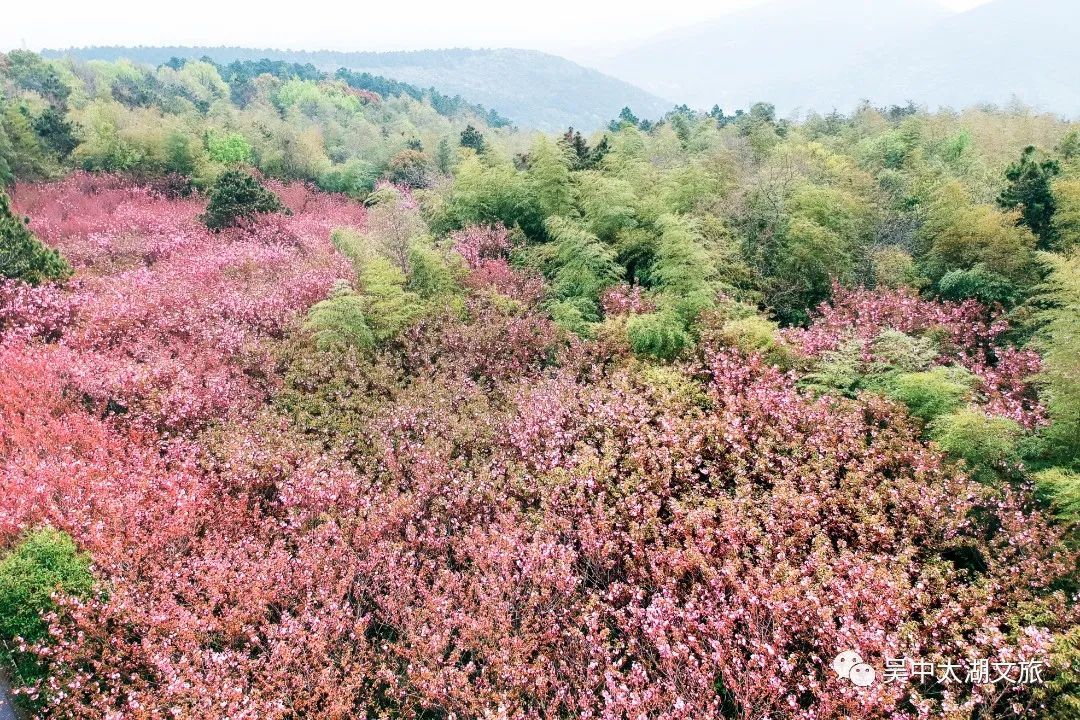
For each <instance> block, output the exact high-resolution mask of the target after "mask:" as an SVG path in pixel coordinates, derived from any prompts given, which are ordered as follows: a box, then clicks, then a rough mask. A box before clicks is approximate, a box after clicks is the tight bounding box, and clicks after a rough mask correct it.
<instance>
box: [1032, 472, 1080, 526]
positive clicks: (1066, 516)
mask: <svg viewBox="0 0 1080 720" xmlns="http://www.w3.org/2000/svg"><path fill="white" fill-rule="evenodd" d="M1035 488H1036V492H1037V494H1038V496H1039V498H1040V499H1041V500H1042V501H1043V502H1045V503H1046V504H1047V505H1048V506H1050V508H1051V509H1052V510H1053V512H1054V514H1055V515H1056V516H1057V517H1058V518H1060V519H1061V520H1064V521H1066V522H1071V523H1080V473H1077V472H1073V471H1072V470H1068V469H1066V468H1048V469H1046V470H1042V471H1040V472H1038V473H1035Z"/></svg>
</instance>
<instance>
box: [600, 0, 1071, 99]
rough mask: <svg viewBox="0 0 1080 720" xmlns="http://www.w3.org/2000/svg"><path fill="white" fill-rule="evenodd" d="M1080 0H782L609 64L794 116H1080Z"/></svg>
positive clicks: (688, 90)
mask: <svg viewBox="0 0 1080 720" xmlns="http://www.w3.org/2000/svg"><path fill="white" fill-rule="evenodd" d="M1077 28H1080V2H1076V0H994V1H993V2H990V3H987V4H985V5H981V6H978V7H976V8H974V9H971V10H968V11H966V12H962V13H953V12H949V11H947V10H945V9H944V8H943V7H942V6H940V5H938V4H937V3H935V2H930V1H929V0H920V1H918V2H911V1H910V0H874V2H872V3H868V2H863V0H834V1H833V2H828V3H820V2H814V1H813V0H773V2H768V3H765V4H763V5H759V6H755V7H752V8H749V9H746V10H742V11H740V12H736V13H732V14H731V15H728V16H727V17H724V18H722V19H720V20H717V21H713V22H710V23H704V24H701V25H697V26H695V27H693V28H686V29H684V30H682V31H680V32H674V33H667V34H665V35H664V36H663V37H658V38H655V39H653V40H651V41H647V42H645V43H642V44H640V45H638V46H637V47H634V48H631V49H629V50H625V51H623V52H621V53H619V54H617V55H615V56H614V57H611V58H609V59H607V60H606V61H603V62H601V63H599V67H600V68H601V69H602V70H604V71H606V72H609V73H611V74H613V75H615V76H616V77H621V78H623V79H625V80H627V81H629V82H633V83H636V84H638V85H640V86H641V87H643V88H645V89H647V90H651V91H652V92H655V93H658V94H661V95H663V96H665V97H669V98H673V99H678V100H679V102H686V103H688V104H690V105H692V106H694V107H698V108H708V107H711V106H712V105H713V104H719V105H720V106H721V107H723V108H725V109H730V108H740V107H746V106H747V105H749V104H750V103H753V102H755V101H758V100H765V101H768V102H772V103H775V104H776V105H777V107H778V109H779V110H780V111H781V112H782V113H788V112H791V111H793V110H796V109H801V110H810V109H813V110H817V111H821V112H828V111H829V110H832V109H834V108H837V109H840V110H849V109H851V108H852V107H854V106H855V105H856V104H857V103H858V102H860V101H861V100H863V99H868V100H870V101H871V102H873V103H874V104H876V105H887V104H893V103H895V104H903V103H905V102H907V101H908V100H913V101H915V102H917V103H920V104H926V105H929V106H951V107H963V106H968V105H974V104H980V103H998V104H1001V103H1007V102H1009V101H1010V100H1011V99H1012V98H1013V97H1016V98H1019V99H1020V100H1021V101H1023V102H1025V103H1028V104H1032V105H1035V106H1037V107H1040V108H1041V109H1045V110H1049V111H1053V112H1057V113H1060V114H1063V115H1069V116H1080V82H1078V81H1077V78H1078V77H1080V43H1077V42H1076V40H1075V35H1076V29H1077Z"/></svg>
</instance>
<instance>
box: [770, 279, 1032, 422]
mask: <svg viewBox="0 0 1080 720" xmlns="http://www.w3.org/2000/svg"><path fill="white" fill-rule="evenodd" d="M1007 329H1008V323H1007V322H1006V321H1005V320H1004V319H1003V318H1001V317H999V316H997V315H996V314H994V313H991V312H990V311H988V310H987V309H986V308H985V307H983V306H982V305H980V304H979V303H977V302H975V301H974V300H965V301H964V302H961V303H953V302H937V301H932V300H924V299H922V298H920V297H919V296H918V295H917V294H916V293H915V292H914V291H912V290H909V289H906V288H899V289H895V290H884V291H882V290H876V291H872V290H866V289H856V290H844V289H842V288H840V287H836V288H834V292H833V299H832V301H831V303H825V304H823V305H822V306H821V307H820V308H818V315H817V317H816V318H815V319H814V321H813V322H812V323H811V325H810V326H809V327H808V328H805V329H793V330H789V331H787V339H788V340H789V341H791V342H792V343H794V344H795V345H796V347H797V348H798V349H799V350H800V351H801V353H802V354H803V355H804V356H805V357H808V358H812V359H817V358H821V357H822V356H823V355H826V354H827V353H829V352H832V351H836V350H838V349H840V348H841V346H843V345H844V344H845V343H848V342H851V341H857V342H858V344H859V346H860V347H861V348H862V356H861V360H862V361H863V363H865V364H866V365H871V364H873V363H874V362H875V360H876V359H877V358H876V357H875V352H874V341H875V340H877V339H879V338H881V337H882V335H883V333H886V332H890V331H899V332H902V333H906V334H908V335H915V336H921V337H926V338H929V339H931V340H933V341H934V342H936V343H937V346H938V354H937V358H936V359H935V362H936V363H937V364H941V365H959V366H961V367H963V368H965V369H967V370H969V371H970V372H972V373H974V374H975V376H976V377H977V378H978V380H979V385H978V388H977V394H978V395H979V400H980V403H981V404H983V405H985V406H986V408H987V410H988V411H989V412H991V413H993V414H996V415H1002V416H1004V417H1008V418H1010V419H1013V420H1015V421H1017V422H1019V423H1020V424H1021V425H1023V426H1025V427H1027V428H1033V427H1035V426H1037V425H1039V424H1041V423H1043V422H1044V421H1045V416H1046V413H1045V410H1044V408H1043V407H1042V406H1041V405H1040V404H1039V402H1038V398H1037V395H1036V392H1035V388H1034V386H1033V385H1032V382H1031V381H1032V379H1033V378H1034V376H1035V375H1036V374H1038V372H1039V370H1040V368H1041V362H1040V359H1039V356H1038V354H1037V353H1035V352H1034V351H1032V350H1018V349H1016V348H1011V347H1003V346H1000V345H998V344H997V339H998V338H999V337H1000V336H1001V334H1002V333H1004V332H1005V331H1006V330H1007Z"/></svg>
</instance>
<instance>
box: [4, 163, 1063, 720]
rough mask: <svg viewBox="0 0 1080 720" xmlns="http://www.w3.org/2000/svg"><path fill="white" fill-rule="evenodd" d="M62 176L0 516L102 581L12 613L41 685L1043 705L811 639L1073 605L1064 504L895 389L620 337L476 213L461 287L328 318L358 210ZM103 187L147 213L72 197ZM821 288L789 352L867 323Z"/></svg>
mask: <svg viewBox="0 0 1080 720" xmlns="http://www.w3.org/2000/svg"><path fill="white" fill-rule="evenodd" d="M86 182H89V181H88V180H86V179H85V178H82V179H80V178H75V179H73V180H69V181H65V184H59V185H54V186H52V188H51V191H49V192H46V191H43V190H42V189H41V188H35V187H28V188H20V191H19V193H18V194H17V196H18V197H19V198H20V201H21V202H24V203H27V205H29V207H26V208H25V211H26V212H28V213H29V214H30V215H31V216H32V217H33V218H34V222H35V224H36V225H38V226H39V227H40V228H42V230H41V233H42V237H44V238H47V239H48V241H49V242H50V243H52V244H54V245H56V246H58V247H61V248H62V249H64V250H69V249H78V250H79V252H76V253H68V255H69V257H75V258H77V259H76V260H75V265H76V276H75V280H74V282H73V284H72V286H71V287H70V288H69V289H68V290H65V291H59V290H55V289H52V290H49V289H42V292H47V293H63V294H65V296H67V297H70V298H72V300H71V302H72V305H71V307H72V308H73V309H72V311H71V312H70V313H58V312H57V311H56V310H54V308H58V307H65V305H64V303H63V302H61V301H60V300H59V299H56V297H54V296H53V295H43V296H42V297H41V299H40V300H34V301H29V300H20V301H19V302H20V303H21V305H20V306H19V309H17V311H16V310H12V311H5V312H9V313H10V317H13V318H16V317H17V318H18V320H17V321H16V320H12V321H10V322H7V321H5V322H6V323H7V324H5V326H4V327H5V329H4V330H3V332H4V335H3V339H2V341H0V460H2V463H0V496H2V497H4V498H5V502H4V503H3V504H2V506H0V542H2V543H4V544H5V545H6V544H8V543H10V542H12V541H13V540H14V539H15V538H16V537H18V536H19V534H20V533H22V532H23V531H25V530H26V529H28V528H30V527H33V526H36V525H38V524H41V523H43V522H47V523H48V524H50V525H52V526H54V527H56V528H58V529H61V530H63V531H65V532H67V533H69V534H70V535H71V536H72V537H73V538H74V539H75V541H76V542H77V543H78V545H79V546H80V547H81V548H83V549H85V550H87V551H89V552H90V553H91V554H92V556H93V558H94V571H95V576H96V577H97V578H98V580H99V581H100V583H101V584H102V587H103V588H105V589H106V592H104V593H103V594H101V595H100V596H96V595H95V596H93V597H84V598H79V597H69V598H57V600H56V602H57V603H58V612H56V613H55V614H52V615H50V616H49V617H48V618H47V620H48V624H49V640H48V641H47V642H44V643H40V644H36V645H33V646H31V647H27V651H28V652H32V653H34V654H35V655H36V656H37V657H38V658H39V660H40V661H41V663H43V664H44V666H46V667H47V668H48V675H47V677H46V678H45V679H44V680H43V681H42V682H41V683H39V684H37V685H35V686H33V687H31V688H29V689H27V690H26V692H28V693H30V694H32V695H33V696H34V697H35V698H36V699H37V701H38V702H39V704H40V707H42V708H43V709H42V711H41V714H42V715H43V716H44V717H55V718H121V717H122V718H136V719H141V718H147V719H150V718H155V719H156V718H164V717H201V718H281V719H285V718H298V717H319V718H352V717H401V718H420V717H436V716H437V717H445V718H522V719H524V718H551V717H584V718H610V719H612V720H615V719H616V718H629V717H633V718H672V719H674V718H687V719H689V718H714V717H715V718H720V717H738V718H747V719H749V718H763V717H770V718H791V719H795V718H799V719H806V720H809V719H810V718H831V717H859V718H881V719H883V720H884V719H886V718H887V719H888V720H899V719H902V718H921V717H943V716H956V717H961V716H964V717H967V716H971V715H972V713H973V712H975V708H976V707H978V708H979V712H985V713H988V714H991V715H993V716H994V717H1010V716H1011V717H1038V713H1039V708H1038V707H1037V705H1036V704H1035V703H1036V700H1035V699H1034V696H1033V695H1032V694H1031V692H1030V688H1026V687H1024V686H1019V685H1017V686H1008V687H1001V686H969V685H957V686H949V687H944V688H942V687H937V686H934V687H931V686H925V685H918V684H904V683H900V684H879V685H876V686H874V687H872V688H865V689H860V688H856V687H854V686H853V685H851V684H850V683H847V682H843V681H841V680H840V679H839V678H837V677H835V676H834V674H833V673H832V671H831V670H830V669H829V667H828V664H829V661H830V659H831V658H832V657H833V656H834V655H835V654H836V653H837V652H839V651H841V650H845V649H849V648H853V647H854V648H858V650H859V652H860V653H861V654H862V655H863V657H864V658H868V659H870V660H871V661H872V662H874V663H876V664H877V665H878V666H879V667H880V665H881V662H882V660H883V658H884V657H886V656H894V657H895V656H902V655H907V656H910V657H928V658H930V657H932V656H935V655H940V656H943V657H958V658H971V657H983V658H995V659H1004V660H1010V661H1014V660H1017V659H1019V658H1026V657H1035V658H1041V657H1044V656H1045V654H1046V652H1047V648H1048V647H1049V644H1050V642H1051V636H1052V634H1054V633H1056V632H1058V631H1060V630H1061V629H1062V628H1065V627H1068V626H1069V624H1070V623H1074V622H1075V621H1076V619H1077V618H1076V617H1075V610H1073V609H1072V608H1071V607H1070V606H1069V605H1068V604H1067V602H1066V598H1065V597H1064V594H1063V592H1062V591H1060V590H1058V589H1057V587H1058V586H1057V584H1056V583H1057V582H1058V581H1059V580H1060V579H1061V578H1063V577H1065V576H1066V575H1067V574H1068V573H1069V572H1071V571H1072V570H1073V569H1074V567H1075V562H1076V555H1075V553H1073V552H1072V551H1070V550H1068V549H1066V547H1065V546H1064V545H1063V544H1062V542H1061V536H1060V533H1059V531H1058V530H1057V529H1055V528H1054V527H1053V526H1052V525H1050V524H1048V523H1047V521H1046V520H1045V519H1044V518H1042V517H1041V516H1040V515H1039V514H1038V513H1037V512H1034V511H1033V510H1032V509H1031V508H1030V506H1029V503H1027V502H1026V498H1025V497H1024V496H1023V495H1022V494H1021V493H1020V491H1013V490H1009V489H1000V490H999V489H994V488H991V487H987V486H983V485H980V484H979V483H976V482H974V481H972V480H970V479H968V478H967V477H966V476H965V475H963V474H961V473H958V472H956V471H955V470H953V469H952V468H951V467H950V466H948V465H946V464H944V463H943V462H942V458H941V456H940V455H939V454H938V453H937V452H936V451H935V450H934V449H932V448H930V447H928V446H927V445H925V444H924V443H923V442H922V441H921V440H920V438H919V434H918V432H917V430H916V428H914V427H913V426H912V425H911V424H910V423H909V421H908V419H907V418H906V416H904V415H902V414H899V413H897V412H896V410H895V407H894V406H893V405H891V404H888V403H886V402H884V401H882V400H880V399H878V398H877V397H875V396H865V397H862V398H857V399H838V398H835V397H832V396H828V395H826V396H822V397H820V398H817V399H814V398H812V397H810V396H809V395H808V394H805V393H803V392H801V391H800V390H799V389H798V388H797V386H796V385H795V379H794V377H793V376H791V375H789V374H785V373H783V372H781V371H780V370H779V369H777V368H775V367H768V366H766V364H765V363H764V361H762V360H761V359H760V358H759V357H758V356H756V355H744V354H742V353H740V352H738V351H734V350H722V349H718V348H705V351H704V353H702V357H701V358H700V359H699V360H696V361H691V362H689V363H688V364H685V365H672V366H670V367H665V368H663V372H662V373H656V372H652V373H651V372H644V371H641V370H640V368H641V365H640V364H639V363H638V362H637V361H634V360H632V359H630V358H629V357H628V356H627V351H626V350H624V349H620V348H619V347H617V346H615V345H611V346H605V345H604V341H603V340H602V339H601V340H597V341H585V340H581V339H579V338H568V337H567V336H566V335H565V334H563V333H561V332H560V331H559V330H558V329H557V328H556V327H555V325H554V324H553V323H552V321H551V320H550V319H548V318H547V317H546V316H545V315H544V314H543V312H542V311H541V304H540V301H541V299H542V297H543V295H544V293H543V292H542V286H541V291H540V292H538V293H536V294H532V295H531V294H529V293H527V292H524V291H523V289H524V288H527V287H529V283H530V282H532V280H530V279H528V278H524V277H523V276H522V275H520V274H519V273H518V272H517V271H515V270H513V269H512V268H510V266H509V265H506V264H505V263H506V261H505V258H503V257H502V256H501V255H502V254H503V253H504V252H505V247H503V246H502V244H501V241H498V242H494V243H492V244H490V245H489V244H486V243H487V241H486V240H485V241H483V242H480V241H479V240H478V239H477V238H476V237H475V236H474V237H473V239H472V240H470V241H469V242H473V241H476V242H474V244H473V245H472V246H471V247H473V249H474V250H475V254H474V255H473V257H474V260H473V261H472V262H469V265H470V267H471V274H470V276H469V279H468V282H467V283H466V284H467V285H468V287H469V288H471V291H470V292H469V293H468V294H467V295H466V297H465V298H464V299H463V300H461V301H460V303H456V304H453V303H448V305H447V307H446V308H445V311H442V312H429V313H425V314H424V315H422V316H420V317H418V318H417V319H415V320H414V321H412V322H411V324H409V325H408V326H407V327H404V328H403V329H402V330H401V332H399V333H397V334H396V335H395V336H394V337H392V338H389V339H388V340H387V341H386V343H385V344H384V345H382V346H378V347H376V348H374V349H369V350H368V351H367V352H366V353H360V352H358V351H356V350H355V349H354V348H349V347H344V348H337V347H334V348H332V349H329V350H323V349H320V348H319V346H318V344H317V343H316V342H315V340H313V339H310V338H308V337H307V336H306V335H304V333H303V331H302V330H299V326H300V322H299V317H300V315H301V313H303V312H304V311H306V310H307V309H308V308H309V307H311V306H312V305H314V304H316V303H317V302H318V301H319V300H321V299H322V298H324V297H325V296H326V294H327V293H328V292H329V290H330V288H331V287H332V286H333V284H334V281H335V280H336V279H345V278H347V277H349V275H350V273H351V267H350V265H349V262H348V261H347V260H346V259H345V258H342V257H340V256H338V255H337V254H336V253H335V252H334V250H333V246H332V244H331V243H330V240H329V233H330V230H331V228H332V227H334V226H337V225H348V224H354V225H355V224H360V223H362V222H363V219H364V216H363V211H362V209H360V208H359V207H357V206H355V205H353V204H351V203H349V202H348V201H346V200H344V199H342V198H337V197H328V196H322V195H315V194H312V193H310V192H309V191H307V190H305V189H303V188H297V187H296V186H290V187H282V188H275V189H274V190H275V193H276V194H278V196H279V197H281V198H282V200H283V201H284V202H285V203H286V204H288V205H289V206H290V207H291V208H292V210H293V213H294V214H293V215H292V216H291V217H288V218H278V219H275V220H273V221H272V222H266V223H262V224H259V225H256V226H252V227H249V228H246V229H243V230H228V231H226V232H224V233H222V234H221V235H219V236H211V235H210V234H209V233H208V232H206V231H205V230H201V229H199V228H198V227H197V225H196V224H193V218H195V216H197V214H198V213H199V212H200V208H199V207H198V203H197V201H194V200H186V199H181V200H172V201H166V200H164V199H162V198H160V197H156V196H153V195H152V194H149V193H144V192H142V191H136V190H132V189H129V188H125V187H120V186H112V185H110V184H109V183H108V181H107V180H103V181H101V182H102V183H103V187H100V188H98V189H95V190H88V189H85V188H80V186H79V183H86ZM94 193H96V194H98V195H100V196H102V200H103V202H106V203H109V202H112V200H115V199H116V197H117V196H118V195H120V196H125V197H128V198H130V200H131V203H132V204H133V205H135V206H136V208H139V207H141V208H142V212H143V213H144V214H143V215H140V214H139V213H138V212H136V211H135V210H132V209H125V210H122V211H120V212H122V213H125V215H124V217H126V218H128V219H129V220H131V221H132V222H129V223H127V224H126V225H125V226H124V227H123V228H110V226H108V225H107V224H106V223H107V222H110V221H108V220H107V219H105V218H97V219H95V218H93V217H91V218H86V219H75V218H72V219H71V220H70V221H68V220H66V219H65V218H64V217H63V214H64V213H65V212H66V210H65V208H70V207H77V206H79V205H81V204H85V203H87V202H88V201H87V200H86V199H85V198H84V197H82V196H83V195H87V194H94ZM119 206H120V204H119V203H118V204H117V205H116V207H118V208H119ZM140 217H141V218H142V220H141V221H139V218H140ZM140 222H141V223H142V224H140ZM159 229H160V230H164V231H165V233H166V236H167V237H165V238H163V237H161V236H160V235H159ZM491 232H495V231H491ZM92 233H104V234H103V235H102V237H103V238H104V237H106V236H108V235H114V236H115V238H116V245H111V244H110V243H109V242H107V241H104V240H102V241H100V242H99V243H98V245H97V246H96V247H97V249H96V250H95V249H94V248H95V245H94V244H93V243H90V242H88V240H87V236H88V235H89V234H92ZM174 233H175V234H174ZM169 238H174V240H175V244H172V243H171V242H170V240H169ZM121 245H123V246H124V247H125V248H127V249H126V250H125V252H126V253H129V254H128V255H127V256H126V257H127V259H126V260H125V262H122V263H121V262H118V261H116V260H115V259H106V258H109V256H110V254H111V253H115V252H116V247H119V246H121ZM175 246H182V247H183V251H182V252H180V251H177V250H175ZM151 247H154V248H158V250H155V251H154V252H149V249H150V248H151ZM459 252H460V251H459ZM466 252H473V250H467V251H466ZM463 256H465V255H464V254H463ZM466 260H467V261H468V256H466ZM493 263H496V264H497V263H502V264H503V265H498V267H500V268H501V270H500V272H501V273H502V274H501V275H493V274H491V273H490V272H489V273H488V274H486V275H485V274H482V273H485V272H487V270H490V268H492V267H493V265H492V264H493ZM485 269H487V270H485ZM492 277H499V278H502V280H500V281H499V282H502V283H503V284H499V282H495V281H490V282H489V279H490V278H492ZM493 286H495V289H496V290H497V291H498V292H497V293H492V292H489V290H491V289H492V287H493ZM504 288H509V289H515V288H516V289H517V291H516V292H506V291H504ZM19 292H23V291H22V290H20V291H19ZM505 295H510V296H511V297H509V298H508V297H505ZM20 297H21V296H20ZM46 299H48V302H46ZM851 302H852V303H855V305H856V306H857V307H858V309H859V311H860V312H862V311H863V310H862V309H863V308H864V307H866V308H867V312H870V311H872V312H870V315H871V316H872V317H875V318H877V319H876V320H874V321H873V322H874V323H876V325H877V327H893V326H894V325H895V324H896V323H898V322H900V321H898V320H896V317H895V316H894V315H889V314H888V313H887V312H886V308H884V307H880V308H879V307H877V305H876V304H875V302H877V301H872V300H870V299H867V298H862V299H858V300H852V301H851ZM904 302H907V303H908V306H909V308H910V310H911V312H913V313H916V311H918V312H922V313H924V314H925V313H927V312H929V313H930V314H931V315H934V316H935V317H936V314H937V313H943V314H944V315H945V316H948V317H953V315H952V313H954V312H961V311H958V310H955V309H949V308H946V309H934V308H929V307H923V306H920V305H917V304H916V301H915V300H914V299H908V300H905V301H904ZM920 302H921V301H920ZM34 303H37V304H34ZM39 307H40V308H41V310H40V314H41V316H42V317H41V319H40V320H39V319H36V318H35V317H34V316H35V313H37V312H38V310H37V308H39ZM844 312H847V311H844V310H842V309H837V310H835V311H834V312H833V314H832V315H828V314H827V315H826V317H827V318H828V319H826V320H822V321H821V324H820V325H815V326H813V327H811V329H810V330H808V331H805V334H803V335H796V336H795V339H796V340H798V341H801V342H802V347H803V348H804V351H805V352H806V353H807V354H810V353H812V352H814V351H815V348H817V349H822V348H825V347H828V346H830V344H831V343H833V344H838V343H839V342H840V341H841V338H844V337H847V336H849V335H851V334H856V335H857V334H858V333H859V332H861V331H860V330H859V329H857V328H854V327H853V326H852V324H851V323H852V320H851V319H850V312H849V313H848V315H847V316H845V315H844V314H843V313H844ZM962 312H967V310H963V311H962ZM916 314H917V313H916ZM961 314H962V313H961ZM4 317H7V316H4ZM56 318H59V319H56ZM954 319H955V318H954ZM904 322H908V321H904ZM935 322H937V321H935ZM920 323H922V324H924V325H925V326H926V327H929V319H928V318H923V317H922V316H919V318H917V319H915V320H911V321H910V322H908V324H907V325H903V327H902V328H901V329H903V328H907V330H906V331H911V332H916V331H917V329H918V328H917V327H916V326H919V327H922V325H920ZM44 327H49V328H52V329H51V330H50V331H49V332H43V331H40V330H38V328H44ZM956 329H957V330H958V331H959V328H956ZM988 332H989V331H988V330H987V329H986V328H985V324H984V325H977V326H972V328H968V329H966V330H964V332H963V333H958V334H957V335H956V337H957V340H956V342H957V343H961V342H965V343H966V342H967V339H970V338H975V341H976V344H978V343H981V342H983V341H982V340H981V339H980V338H983V337H985V336H986V334H987V333H988ZM965 333H966V334H965ZM950 337H951V336H950ZM968 347H969V346H968V345H962V346H960V347H959V348H958V349H957V350H956V353H958V354H957V355H956V356H957V357H967V354H968V352H969V350H968ZM986 357H990V355H989V354H987V355H986ZM994 357H995V360H996V362H995V363H994V364H993V367H994V369H995V370H999V369H1000V368H1001V367H1002V363H1005V364H1006V365H1007V364H1008V363H1009V362H1013V361H1012V360H1007V359H1006V358H1008V357H1009V356H1008V355H1007V354H1006V353H1004V352H1002V353H1001V354H1000V355H998V354H995V356H994ZM1009 372H1018V371H1009ZM1010 377H1011V376H1010ZM997 386H998V387H1004V385H1003V384H1001V383H998V385H997ZM672 387H679V388H681V390H680V391H679V392H673V391H672V389H671V388H672ZM1003 394H1004V391H1003Z"/></svg>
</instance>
